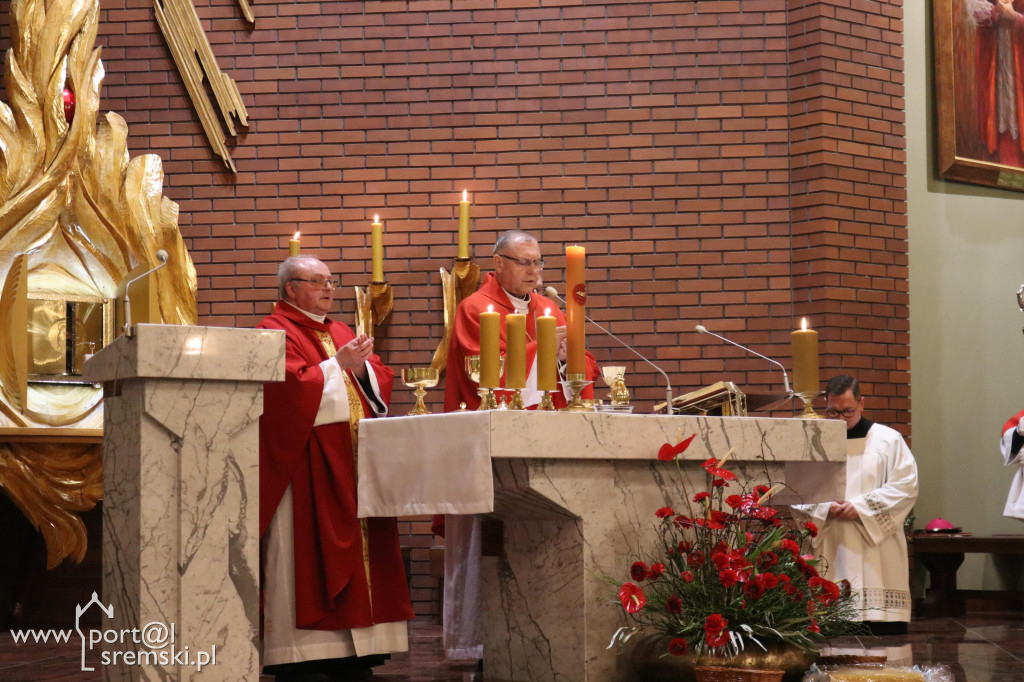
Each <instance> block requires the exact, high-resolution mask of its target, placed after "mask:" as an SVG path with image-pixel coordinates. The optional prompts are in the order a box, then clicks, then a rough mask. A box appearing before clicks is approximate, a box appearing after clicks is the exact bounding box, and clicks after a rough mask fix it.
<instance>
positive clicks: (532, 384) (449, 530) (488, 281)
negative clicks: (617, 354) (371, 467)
mask: <svg viewBox="0 0 1024 682" xmlns="http://www.w3.org/2000/svg"><path fill="white" fill-rule="evenodd" d="M543 267H544V259H542V258H541V256H540V245H539V244H538V243H537V240H536V238H534V237H533V235H531V234H530V233H529V232H524V231H522V230H509V231H507V232H504V233H502V234H501V235H500V236H499V237H498V239H497V241H496V242H495V244H494V272H493V273H489V274H488V275H487V276H486V277H485V278H484V281H483V284H481V285H480V289H478V290H477V291H476V292H475V293H473V294H472V295H471V296H468V297H466V298H465V299H464V300H463V301H462V303H460V304H459V309H458V311H457V312H456V313H455V324H454V329H453V330H452V336H451V341H450V342H449V344H448V364H447V368H446V369H445V385H444V387H445V390H444V409H445V411H448V412H451V411H453V410H457V409H459V406H460V403H465V404H466V408H467V409H470V410H475V409H477V407H479V406H480V397H479V395H478V394H477V385H476V384H475V383H474V382H473V381H472V380H471V379H470V378H469V376H468V374H467V373H466V362H465V359H466V358H467V357H469V356H471V355H479V354H480V313H481V312H484V311H486V310H487V306H488V305H490V306H493V308H494V310H495V311H496V312H499V313H501V315H502V321H501V327H500V350H501V353H502V355H504V353H505V319H504V317H505V315H507V314H509V313H522V314H524V315H526V367H527V377H526V389H524V390H523V391H522V398H523V403H525V404H526V406H527V407H528V408H530V409H532V408H535V407H536V406H537V404H538V403H540V399H541V397H542V394H541V392H540V391H538V390H537V364H536V357H537V317H538V316H539V315H546V314H550V315H553V316H554V317H555V319H556V324H557V325H558V326H559V335H558V338H559V343H558V360H559V374H560V375H561V376H562V377H563V378H564V377H565V371H564V370H565V368H564V362H565V314H564V313H563V312H562V311H561V309H559V307H558V304H557V303H555V302H554V301H552V300H551V299H549V298H546V297H544V296H541V295H540V294H538V293H536V291H534V290H535V289H537V288H539V287H540V286H541V284H542V281H541V275H540V273H541V269H542V268H543ZM549 310H550V313H548V312H547V311H549ZM586 357H587V372H586V373H587V380H588V381H595V380H596V379H597V377H598V375H599V372H598V368H597V361H596V360H595V359H594V356H593V355H591V354H590V352H587V355H586ZM501 381H502V384H503V385H504V381H505V378H504V376H502V378H501ZM593 395H594V394H593V386H592V385H591V386H588V387H587V388H586V389H584V391H583V397H585V398H592V397H593ZM567 397H570V398H571V394H568V395H567V394H566V393H565V392H564V391H557V392H555V394H554V396H553V401H554V403H555V407H556V408H563V407H565V406H566V405H567V404H568V402H567V400H566V398H567ZM433 528H434V531H435V532H436V533H438V534H439V535H443V536H444V538H445V585H446V586H447V585H459V586H460V589H457V590H454V589H445V591H444V604H443V612H442V619H443V624H444V648H445V653H446V654H447V656H448V657H449V658H452V659H456V660H459V659H473V658H482V657H483V644H482V639H483V637H482V626H481V622H480V588H479V580H480V549H481V534H480V518H479V517H478V516H457V515H451V516H448V517H447V518H446V517H443V516H438V517H435V518H434V524H433Z"/></svg>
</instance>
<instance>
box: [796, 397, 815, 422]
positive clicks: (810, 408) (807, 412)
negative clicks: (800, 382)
mask: <svg viewBox="0 0 1024 682" xmlns="http://www.w3.org/2000/svg"><path fill="white" fill-rule="evenodd" d="M796 395H797V396H798V397H799V398H800V400H802V401H803V403H804V411H803V413H802V414H801V415H800V419H821V415H820V414H818V413H817V412H815V411H814V398H815V396H818V395H821V394H820V393H818V392H817V391H810V392H807V393H797V394H796Z"/></svg>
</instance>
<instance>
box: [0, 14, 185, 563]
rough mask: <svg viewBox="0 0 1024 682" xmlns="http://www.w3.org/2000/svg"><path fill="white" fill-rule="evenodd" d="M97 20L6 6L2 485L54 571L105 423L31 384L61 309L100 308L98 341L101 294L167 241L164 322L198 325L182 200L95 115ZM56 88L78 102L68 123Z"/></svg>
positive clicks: (0, 296)
mask: <svg viewBox="0 0 1024 682" xmlns="http://www.w3.org/2000/svg"><path fill="white" fill-rule="evenodd" d="M98 17H99V3H98V2H96V1H95V0H49V1H45V0H13V1H12V3H11V6H10V22H9V24H10V34H11V48H10V50H9V51H8V52H7V56H6V71H5V76H4V78H5V84H6V91H7V94H8V96H9V97H10V103H9V104H7V103H0V324H3V326H4V333H3V334H0V430H3V431H4V432H8V431H11V430H14V431H17V432H18V433H20V434H21V435H20V436H19V437H11V438H5V439H3V444H2V445H0V488H3V490H4V492H5V493H6V494H7V495H8V496H9V497H10V498H11V499H12V500H13V501H14V502H15V503H16V504H17V505H18V507H19V508H21V510H22V511H23V512H24V513H25V515H26V516H27V517H28V518H29V520H30V521H31V522H32V523H33V524H34V525H35V526H36V527H37V528H39V529H40V531H41V532H42V533H43V535H44V537H45V539H46V544H47V562H48V565H49V566H50V567H53V566H56V565H57V564H58V563H60V561H61V560H63V559H64V558H65V557H69V556H70V557H72V558H73V559H75V560H76V561H80V560H81V559H82V557H83V556H84V554H85V548H86V545H85V537H86V536H85V528H84V526H83V524H82V522H81V519H80V518H79V516H78V514H79V513H81V512H82V511H85V510H88V509H91V508H92V507H94V506H95V504H96V501H97V500H98V499H99V498H100V496H101V494H102V473H101V466H100V448H99V445H98V442H97V440H98V439H97V438H96V435H95V434H96V432H97V430H98V429H101V428H102V426H103V414H102V409H101V398H102V389H100V388H99V387H96V386H92V385H89V384H82V383H73V379H72V382H67V383H65V382H50V381H41V382H40V381H33V380H32V379H31V378H30V375H37V376H38V375H40V374H43V372H39V371H36V370H39V369H41V368H48V369H47V370H46V371H47V372H48V371H50V370H54V369H56V368H57V367H58V366H59V364H60V359H59V358H58V356H59V354H60V353H59V346H60V337H61V334H62V332H61V330H60V321H59V318H60V310H61V306H63V310H64V319H65V320H66V319H67V314H68V311H69V307H68V306H69V304H70V306H71V310H72V316H74V314H75V313H76V312H81V314H82V315H86V311H85V308H84V307H83V308H82V309H81V310H80V311H79V310H77V306H79V305H83V306H86V307H88V306H89V305H99V306H100V311H97V310H95V309H94V310H92V311H91V312H90V313H88V315H86V316H91V315H95V314H99V315H101V317H102V318H103V320H104V322H103V325H104V331H103V332H102V334H100V337H101V338H100V341H99V342H100V343H106V342H107V341H109V339H110V334H108V333H107V331H106V326H105V325H106V324H107V319H108V318H107V310H106V308H105V307H104V303H103V302H104V301H109V300H111V299H113V297H114V294H115V290H116V288H117V284H118V282H120V281H121V280H122V279H124V276H125V275H126V274H127V273H128V272H129V271H131V270H132V269H134V268H136V267H138V266H140V265H147V266H152V265H155V263H156V257H155V254H156V252H157V251H158V250H159V249H164V250H166V251H167V253H168V254H169V256H170V258H169V263H168V265H167V267H165V268H163V269H162V270H160V271H159V272H158V273H157V274H156V276H155V277H156V282H157V288H158V291H159V295H158V306H159V309H160V319H161V321H163V322H165V323H169V324H195V322H196V303H195V289H196V275H195V269H194V268H193V266H192V261H191V259H190V258H189V256H188V253H187V252H186V250H185V245H184V243H183V242H182V239H181V235H180V233H179V232H178V225H177V216H178V207H177V205H176V204H175V203H174V202H172V201H170V200H169V199H167V198H166V197H164V196H163V171H162V167H161V161H160V159H159V157H157V156H154V155H144V156H139V157H136V158H134V159H131V158H129V156H128V149H127V138H128V129H127V126H126V125H125V122H124V119H122V118H121V117H120V116H118V115H117V114H115V113H107V114H106V115H104V116H99V114H98V112H99V107H100V82H101V81H102V79H103V65H102V63H101V62H100V59H99V54H100V50H99V49H98V48H95V47H94V43H95V40H96V30H97V21H98ZM65 87H67V88H68V89H70V90H71V91H72V92H73V93H74V95H75V100H76V106H75V112H74V116H73V118H72V120H71V122H70V123H69V122H68V121H67V120H66V119H65V116H64V108H63V100H62V93H63V90H64V88H65ZM30 301H35V302H36V303H33V310H36V311H37V312H38V315H36V316H35V317H34V318H33V319H34V321H35V322H34V323H35V325H37V326H36V327H33V329H34V335H36V336H38V338H37V339H35V340H33V341H31V343H32V344H33V353H35V349H36V348H37V346H35V345H34V344H36V342H37V341H39V342H40V345H39V346H38V348H39V350H40V352H43V351H45V349H46V347H47V344H49V347H50V348H51V349H53V356H52V357H51V358H50V360H46V361H45V362H43V363H41V365H39V366H35V365H34V366H33V367H32V368H30V366H29V362H28V358H29V345H30V335H29V302H30ZM46 301H49V302H51V303H50V304H47V303H40V302H46ZM48 306H49V307H48ZM43 310H49V312H48V313H44V312H42V311H43ZM47 315H49V319H48V324H49V326H47V324H46V323H47ZM63 333H64V334H65V336H64V338H65V340H66V338H67V336H66V330H65V331H64V332H63ZM83 334H84V335H85V336H87V337H88V339H85V338H84V337H83V345H82V346H79V345H78V344H73V347H72V348H71V349H70V350H69V349H68V348H67V345H65V352H66V353H69V356H70V366H71V371H70V372H68V366H69V362H68V357H69V356H68V355H65V357H64V371H65V373H66V374H69V375H70V376H71V377H72V378H73V376H74V374H75V371H76V370H77V369H80V366H81V361H82V359H84V354H85V351H86V349H87V348H89V346H88V344H89V343H93V344H96V343H98V341H97V340H96V330H95V328H93V329H92V331H86V330H83ZM72 338H73V339H74V338H76V337H75V335H74V334H72ZM94 350H96V351H99V347H96V348H94ZM43 354H44V355H45V354H46V353H43ZM33 357H35V356H33ZM51 361H52V363H51ZM52 376H53V375H51V377H52ZM56 430H60V431H61V432H62V433H65V434H66V433H67V432H71V431H75V430H80V431H81V432H82V433H83V439H81V440H79V441H78V442H75V440H76V439H74V438H70V439H69V438H68V437H67V436H66V435H62V436H60V437H54V438H52V439H51V438H50V437H49V435H48V434H49V433H50V432H51V431H56Z"/></svg>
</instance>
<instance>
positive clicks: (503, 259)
mask: <svg viewBox="0 0 1024 682" xmlns="http://www.w3.org/2000/svg"><path fill="white" fill-rule="evenodd" d="M543 268H544V259H543V258H541V257H540V244H538V243H537V240H536V239H535V238H534V236H533V235H531V234H530V233H529V232H524V231H523V230H508V231H507V232H503V233H502V234H501V235H499V236H498V239H497V240H496V241H495V243H494V272H491V273H488V274H487V276H486V277H484V281H483V284H481V285H480V288H479V289H478V290H477V291H476V292H475V293H474V294H472V295H470V296H468V297H466V299H465V300H463V301H462V303H460V304H459V309H458V311H457V312H456V313H455V324H454V329H453V331H452V336H451V341H450V342H449V344H448V368H447V369H446V370H445V384H444V409H445V411H447V412H451V411H453V410H457V409H459V404H460V403H465V404H466V407H467V408H468V409H470V410H475V409H477V407H479V406H480V396H479V395H478V394H477V385H476V384H475V383H473V382H472V381H471V380H470V378H469V376H468V375H467V373H466V360H465V359H466V358H467V357H470V356H472V355H479V354H480V313H482V312H486V311H487V307H488V306H493V309H494V311H495V312H498V313H501V316H502V320H501V327H500V347H501V352H502V354H503V355H504V353H505V315H507V314H509V313H521V314H523V315H526V367H527V372H526V389H525V390H524V391H523V394H522V395H523V403H525V404H526V406H527V407H528V408H529V407H535V406H536V405H537V404H538V403H540V399H541V397H542V394H541V392H540V391H538V390H537V363H536V359H537V317H538V316H540V315H545V314H548V313H546V312H545V311H547V310H550V311H551V312H550V314H551V315H553V316H554V317H555V323H556V324H557V325H558V339H559V341H558V360H559V374H561V375H562V377H563V378H564V367H563V366H562V365H563V363H564V362H565V314H564V313H563V312H562V311H561V310H560V309H559V307H558V304H557V303H555V302H554V301H552V300H551V299H549V298H546V297H544V296H541V295H540V294H538V293H537V292H536V291H535V289H538V288H540V286H541V285H542V284H543V282H542V279H541V271H542V270H543ZM586 358H587V372H586V373H587V380H588V381H594V380H596V379H597V377H598V369H597V361H596V360H595V359H594V356H593V355H591V354H590V352H589V351H588V352H587V354H586ZM502 383H503V384H504V377H502ZM583 397H584V398H592V397H593V387H592V386H588V387H587V388H586V389H584V391H583ZM553 399H554V403H555V407H556V408H559V409H560V408H563V407H565V406H566V404H567V402H566V395H565V393H564V391H560V392H556V393H555V395H554V398H553Z"/></svg>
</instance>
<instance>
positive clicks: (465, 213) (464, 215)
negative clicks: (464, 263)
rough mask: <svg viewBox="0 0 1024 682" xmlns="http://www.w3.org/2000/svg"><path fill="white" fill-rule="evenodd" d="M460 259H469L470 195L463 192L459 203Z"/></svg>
mask: <svg viewBox="0 0 1024 682" xmlns="http://www.w3.org/2000/svg"><path fill="white" fill-rule="evenodd" d="M459 258H469V194H468V193H467V192H466V190H462V201H460V202H459Z"/></svg>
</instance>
